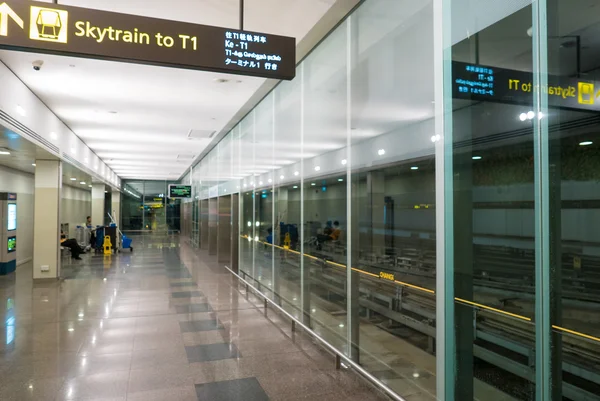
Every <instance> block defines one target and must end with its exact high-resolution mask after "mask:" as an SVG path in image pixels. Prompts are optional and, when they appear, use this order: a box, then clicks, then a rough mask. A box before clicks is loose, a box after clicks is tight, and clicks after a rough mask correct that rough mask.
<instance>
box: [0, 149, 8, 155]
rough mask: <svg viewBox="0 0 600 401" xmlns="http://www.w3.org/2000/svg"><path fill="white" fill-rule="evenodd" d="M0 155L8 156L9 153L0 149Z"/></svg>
mask: <svg viewBox="0 0 600 401" xmlns="http://www.w3.org/2000/svg"><path fill="white" fill-rule="evenodd" d="M0 155H10V152H9V151H8V150H6V149H0Z"/></svg>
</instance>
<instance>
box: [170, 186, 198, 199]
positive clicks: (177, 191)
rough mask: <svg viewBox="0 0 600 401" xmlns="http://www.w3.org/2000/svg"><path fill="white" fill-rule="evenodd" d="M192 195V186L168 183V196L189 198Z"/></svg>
mask: <svg viewBox="0 0 600 401" xmlns="http://www.w3.org/2000/svg"><path fill="white" fill-rule="evenodd" d="M191 197H192V186H191V185H174V184H171V185H169V198H175V199H178V198H184V199H187V198H191Z"/></svg>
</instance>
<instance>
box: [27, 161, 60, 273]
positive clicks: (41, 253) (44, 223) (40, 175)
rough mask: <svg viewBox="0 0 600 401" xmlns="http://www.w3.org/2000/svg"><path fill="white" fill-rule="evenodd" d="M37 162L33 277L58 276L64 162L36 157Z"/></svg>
mask: <svg viewBox="0 0 600 401" xmlns="http://www.w3.org/2000/svg"><path fill="white" fill-rule="evenodd" d="M35 164H36V168H35V197H34V208H33V213H34V223H33V224H34V225H33V278H34V279H48V278H58V277H60V202H61V198H62V194H61V191H62V162H61V161H60V160H36V162H35ZM67 234H68V233H67Z"/></svg>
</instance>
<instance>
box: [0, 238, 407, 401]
mask: <svg viewBox="0 0 600 401" xmlns="http://www.w3.org/2000/svg"><path fill="white" fill-rule="evenodd" d="M134 244H135V252H133V253H129V252H124V253H121V254H118V255H113V256H110V257H107V258H105V257H103V256H98V255H90V254H86V255H82V258H83V261H73V262H71V261H69V260H66V259H65V260H63V270H62V277H63V279H62V280H60V281H55V280H52V281H40V282H38V281H36V282H35V283H33V280H32V278H31V276H32V272H31V269H32V265H31V263H29V264H26V265H22V266H20V267H19V268H18V270H17V274H16V275H10V276H5V277H0V302H2V305H5V307H3V308H2V314H3V318H2V322H3V323H2V325H3V329H2V330H1V333H0V337H1V338H0V340H1V344H0V374H1V377H2V379H1V385H0V400H3V401H9V400H10V401H12V400H18V401H24V400H44V401H46V400H48V401H52V400H81V401H83V400H99V401H100V400H103V401H109V400H110V401H123V400H144V401H152V400H170V401H184V400H185V401H187V400H207V401H236V400H244V401H263V400H286V401H293V400H331V401H335V400H356V401H359V400H360V401H369V400H384V399H386V398H385V397H383V396H380V395H379V394H378V393H377V391H376V390H374V389H373V388H371V387H370V386H369V385H368V384H366V382H364V381H363V380H361V379H359V378H358V377H357V376H356V375H354V374H353V373H351V372H349V371H345V370H342V371H336V370H335V367H334V358H333V357H332V356H331V355H329V354H327V353H326V352H325V351H324V350H322V349H321V348H319V347H317V346H315V345H314V344H313V342H312V340H311V339H309V338H307V337H305V336H303V335H302V334H301V333H295V334H294V333H292V332H291V329H290V322H289V321H287V320H285V319H282V318H281V317H279V316H278V315H276V314H275V313H274V312H273V311H272V310H269V311H268V312H267V313H265V312H264V309H263V306H262V302H261V301H260V300H258V299H256V298H254V297H253V296H252V295H250V297H249V298H248V299H247V298H246V295H245V291H241V292H239V291H238V286H237V284H236V283H235V282H234V281H233V279H232V278H231V275H230V274H229V273H227V272H226V271H225V270H224V269H222V268H218V267H217V266H216V264H211V263H207V262H206V260H210V259H209V258H208V256H202V253H199V251H197V250H192V249H191V248H190V247H189V246H187V245H185V244H180V241H179V237H177V236H173V237H162V238H156V237H155V238H152V237H150V239H148V237H147V238H142V237H138V238H134ZM409 399H410V398H409Z"/></svg>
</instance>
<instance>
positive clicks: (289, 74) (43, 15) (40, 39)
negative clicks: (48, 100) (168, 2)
mask: <svg viewBox="0 0 600 401" xmlns="http://www.w3.org/2000/svg"><path fill="white" fill-rule="evenodd" d="M0 1H2V0H0ZM46 4H48V6H47V7H46ZM0 48H4V49H9V50H21V51H31V52H40V53H50V54H58V55H67V56H75V57H86V58H97V59H104V60H114V61H123V62H131V63H140V64H151V65H159V66H165V67H175V68H189V69H197V70H206V71H215V72H224V73H232V74H242V75H252V76H259V77H265V78H275V79H288V80H289V79H293V78H294V77H295V74H296V40H295V39H294V38H290V37H285V36H277V35H270V34H265V33H259V32H251V31H245V30H244V31H242V30H237V29H226V28H220V27H213V26H207V25H196V24H189V23H184V22H175V21H169V20H163V19H156V18H147V17H141V16H136V15H129V14H119V13H113V12H107V11H100V10H91V9H86V8H80V7H71V6H63V5H57V4H50V3H40V2H32V1H24V0H7V1H5V2H3V3H2V4H0Z"/></svg>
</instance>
